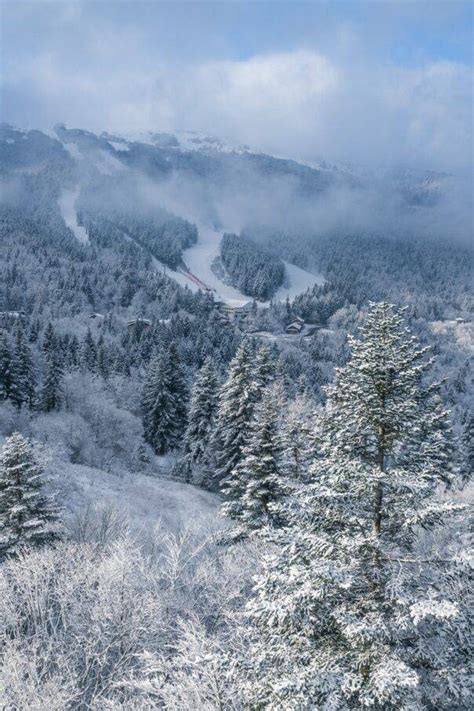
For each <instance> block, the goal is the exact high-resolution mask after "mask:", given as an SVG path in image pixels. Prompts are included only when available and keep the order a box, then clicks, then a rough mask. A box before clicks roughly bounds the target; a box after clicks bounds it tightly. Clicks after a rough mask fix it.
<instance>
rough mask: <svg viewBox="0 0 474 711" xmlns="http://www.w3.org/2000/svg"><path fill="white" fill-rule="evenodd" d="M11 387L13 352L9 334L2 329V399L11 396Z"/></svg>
mask: <svg viewBox="0 0 474 711" xmlns="http://www.w3.org/2000/svg"><path fill="white" fill-rule="evenodd" d="M10 387H11V353H10V348H9V345H8V340H7V335H6V333H5V332H4V331H0V400H6V399H7V398H8V397H9V396H10Z"/></svg>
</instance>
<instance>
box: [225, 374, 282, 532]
mask: <svg viewBox="0 0 474 711" xmlns="http://www.w3.org/2000/svg"><path fill="white" fill-rule="evenodd" d="M278 421H279V398H278V393H277V392H276V390H275V388H269V389H268V390H267V391H266V393H265V394H264V396H263V399H262V401H261V403H259V404H258V405H257V406H256V408H255V415H254V419H253V422H252V424H251V436H250V440H249V443H248V444H247V445H246V446H245V447H243V450H242V458H241V459H240V461H239V462H238V463H237V465H236V466H235V467H234V469H233V470H232V472H231V474H230V476H229V478H228V479H227V481H226V482H225V485H224V488H223V493H224V495H225V496H226V499H227V500H226V501H225V503H224V504H223V506H222V513H223V514H224V516H228V517H229V518H231V519H233V520H234V521H236V522H237V528H236V532H235V534H236V536H237V538H241V537H242V536H245V535H248V534H249V533H251V532H253V531H259V530H261V529H262V528H264V527H266V526H276V525H279V524H280V523H281V515H280V509H279V506H278V504H279V503H280V501H281V499H282V498H283V496H284V495H285V493H286V487H285V485H284V482H283V478H282V473H281V467H280V461H279V455H280V453H281V443H280V439H279V432H278Z"/></svg>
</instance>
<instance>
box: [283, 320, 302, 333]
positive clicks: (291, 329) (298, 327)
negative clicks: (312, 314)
mask: <svg viewBox="0 0 474 711" xmlns="http://www.w3.org/2000/svg"><path fill="white" fill-rule="evenodd" d="M303 328H304V319H302V318H300V317H299V316H297V317H296V318H295V319H294V321H292V322H291V323H290V324H288V326H287V327H286V328H285V331H286V333H289V334H291V335H292V336H299V335H300V333H301V331H302V330H303Z"/></svg>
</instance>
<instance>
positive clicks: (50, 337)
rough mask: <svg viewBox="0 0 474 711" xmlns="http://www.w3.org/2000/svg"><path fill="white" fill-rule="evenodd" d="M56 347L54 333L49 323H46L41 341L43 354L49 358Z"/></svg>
mask: <svg viewBox="0 0 474 711" xmlns="http://www.w3.org/2000/svg"><path fill="white" fill-rule="evenodd" d="M56 345H57V338H56V331H55V330H54V326H53V324H52V323H51V321H50V322H49V323H48V325H47V326H46V328H45V330H44V334H43V341H42V344H41V348H42V350H43V352H44V353H45V354H46V355H47V356H49V355H50V354H51V353H52V352H53V351H54V350H55V349H56Z"/></svg>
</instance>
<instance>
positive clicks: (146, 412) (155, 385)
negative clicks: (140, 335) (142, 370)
mask: <svg viewBox="0 0 474 711" xmlns="http://www.w3.org/2000/svg"><path fill="white" fill-rule="evenodd" d="M186 406H187V390H186V382H185V378H184V374H183V372H182V369H181V365H180V362H179V358H178V354H177V352H176V349H175V348H174V347H173V346H170V347H168V348H166V349H162V350H161V351H160V353H159V354H158V356H157V357H156V358H154V359H153V360H152V362H151V364H150V367H149V369H148V373H147V379H146V382H145V387H144V389H143V399H142V412H143V428H144V437H145V441H146V442H148V444H149V445H150V446H151V447H152V448H153V449H154V451H155V452H156V453H157V454H160V455H162V454H166V453H167V452H168V451H169V450H171V449H176V448H177V447H179V445H180V444H181V442H182V438H183V434H184V431H185V428H186Z"/></svg>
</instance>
